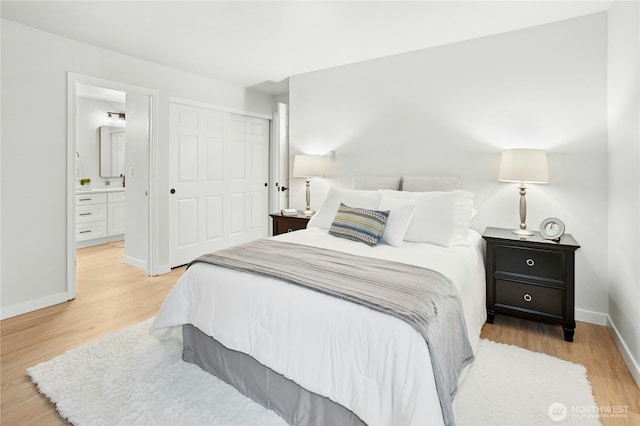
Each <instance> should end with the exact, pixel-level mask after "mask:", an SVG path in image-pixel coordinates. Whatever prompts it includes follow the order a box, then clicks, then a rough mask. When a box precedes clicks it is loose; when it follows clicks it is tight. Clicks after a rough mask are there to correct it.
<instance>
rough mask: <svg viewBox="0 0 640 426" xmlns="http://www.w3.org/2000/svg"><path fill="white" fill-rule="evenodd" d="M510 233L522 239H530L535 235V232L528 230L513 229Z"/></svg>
mask: <svg viewBox="0 0 640 426" xmlns="http://www.w3.org/2000/svg"><path fill="white" fill-rule="evenodd" d="M511 232H513V233H514V234H516V235H521V236H523V237H530V236H532V235H534V234H535V232H533V231H529V230H528V229H514V230H513V231H511Z"/></svg>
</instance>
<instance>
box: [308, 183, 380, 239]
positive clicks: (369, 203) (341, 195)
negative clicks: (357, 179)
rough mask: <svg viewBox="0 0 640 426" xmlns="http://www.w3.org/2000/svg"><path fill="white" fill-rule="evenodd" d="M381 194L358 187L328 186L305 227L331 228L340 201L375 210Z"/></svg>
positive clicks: (348, 204) (352, 205)
mask: <svg viewBox="0 0 640 426" xmlns="http://www.w3.org/2000/svg"><path fill="white" fill-rule="evenodd" d="M381 198H382V194H380V192H379V191H365V190H360V189H342V188H336V187H334V186H332V187H331V188H329V192H328V193H327V198H325V200H324V203H322V206H321V207H320V208H319V209H318V211H317V212H316V214H314V215H313V216H311V219H310V220H309V223H308V224H307V228H322V229H329V228H331V223H332V222H333V219H334V218H335V217H336V213H337V212H338V208H340V203H344V204H346V205H347V206H349V207H359V208H363V209H369V210H375V209H377V208H378V205H380V199H381Z"/></svg>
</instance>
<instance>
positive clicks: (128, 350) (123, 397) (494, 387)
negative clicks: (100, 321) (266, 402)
mask: <svg viewBox="0 0 640 426" xmlns="http://www.w3.org/2000/svg"><path fill="white" fill-rule="evenodd" d="M150 321H151V320H148V321H145V322H143V323H140V324H137V325H135V326H133V327H130V328H127V329H125V330H122V331H120V332H117V333H114V334H111V335H108V336H105V337H103V338H101V339H99V340H96V341H94V342H92V343H89V344H87V345H84V346H81V347H79V348H77V349H73V350H70V351H68V352H67V353H65V354H63V355H61V356H59V357H57V358H54V359H52V360H50V361H47V362H43V363H41V364H38V365H36V366H35V367H31V368H29V369H28V370H27V374H28V375H29V376H30V377H31V380H32V381H33V382H34V383H35V384H36V385H37V386H38V389H39V391H40V392H41V393H42V394H44V395H45V396H46V397H48V398H49V399H50V400H51V401H52V402H53V403H54V404H55V405H56V408H57V410H58V412H59V413H60V415H61V416H63V417H65V418H66V419H68V420H69V421H70V422H71V423H73V424H75V425H220V426H224V425H264V426H270V425H285V424H286V423H285V422H284V420H282V419H281V418H280V417H279V416H278V415H277V414H276V413H274V412H273V411H271V410H267V409H266V408H264V407H262V406H261V405H259V404H257V403H255V402H253V401H252V400H250V399H248V398H246V397H245V396H243V395H242V394H240V393H239V392H238V391H236V390H235V389H234V388H232V387H231V386H229V385H227V384H226V383H224V382H222V381H220V380H218V379H217V378H215V377H214V376H212V375H210V374H208V373H206V372H204V371H202V370H201V369H200V368H199V367H197V366H195V365H193V364H188V363H185V362H184V361H182V359H181V354H182V347H181V343H180V342H178V341H175V340H170V341H159V340H157V339H156V338H154V337H153V336H150V335H149V334H148V328H149V324H150ZM576 407H577V409H576ZM584 407H587V409H584ZM594 407H595V401H594V398H593V395H592V392H591V385H590V384H589V381H588V380H587V377H586V372H585V369H584V367H582V366H580V365H576V364H572V363H570V362H566V361H562V360H559V359H557V358H553V357H550V356H547V355H543V354H539V353H535V352H530V351H527V350H524V349H521V348H518V347H515V346H509V345H503V344H499V343H495V342H491V341H488V340H481V341H480V346H479V349H478V354H477V358H476V361H475V362H474V364H473V365H472V367H471V368H470V370H469V372H468V374H467V376H466V378H465V379H464V382H463V383H462V385H461V387H460V389H459V391H458V395H457V396H456V399H455V401H454V413H455V418H456V422H457V424H459V425H467V424H469V425H476V424H483V425H489V424H496V425H499V424H503V425H514V424H518V425H547V424H548V425H560V424H563V425H564V424H567V425H571V424H576V425H590V424H593V425H597V424H600V421H599V418H598V416H597V414H593V408H594ZM596 413H597V411H596Z"/></svg>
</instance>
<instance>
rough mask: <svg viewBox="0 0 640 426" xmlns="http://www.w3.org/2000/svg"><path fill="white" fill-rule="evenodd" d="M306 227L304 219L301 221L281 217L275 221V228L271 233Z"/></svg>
mask: <svg viewBox="0 0 640 426" xmlns="http://www.w3.org/2000/svg"><path fill="white" fill-rule="evenodd" d="M306 227H307V223H306V221H304V222H302V221H299V220H297V219H289V218H283V219H280V220H278V221H277V222H276V228H277V229H274V231H273V233H274V234H275V233H278V234H282V233H285V232H293V231H298V230H300V229H305V228H306Z"/></svg>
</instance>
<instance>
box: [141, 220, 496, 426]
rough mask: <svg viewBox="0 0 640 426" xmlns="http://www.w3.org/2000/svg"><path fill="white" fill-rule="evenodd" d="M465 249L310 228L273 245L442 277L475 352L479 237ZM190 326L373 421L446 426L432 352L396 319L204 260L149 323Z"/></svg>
mask: <svg viewBox="0 0 640 426" xmlns="http://www.w3.org/2000/svg"><path fill="white" fill-rule="evenodd" d="M470 234H471V243H472V244H471V246H470V247H453V248H443V247H439V246H435V245H431V244H420V243H409V242H405V243H404V244H403V245H402V247H399V248H395V247H392V246H388V245H379V246H377V247H369V246H367V245H365V244H362V243H358V242H353V241H349V240H345V239H341V238H336V237H333V236H330V235H329V234H328V233H327V231H326V230H322V229H317V228H312V229H307V230H304V231H296V232H292V233H289V234H283V235H280V236H277V237H274V238H275V239H279V240H281V241H291V242H296V243H300V244H308V245H313V246H318V247H323V248H328V249H333V250H338V251H345V252H350V253H354V254H359V255H363V256H370V257H374V258H385V259H390V260H395V261H399V262H404V263H409V264H413V265H418V266H423V267H427V268H431V269H434V270H436V271H439V272H441V273H442V274H444V275H445V276H447V277H448V278H449V279H451V280H452V281H453V282H454V283H455V284H456V286H457V288H458V290H459V292H460V296H461V299H462V303H463V309H464V314H465V319H466V322H467V330H468V333H469V339H470V341H471V344H472V346H473V347H474V350H475V348H476V346H477V343H478V339H479V336H480V329H481V327H482V324H483V323H484V321H485V317H486V313H485V278H484V264H483V256H482V244H481V237H480V235H479V234H478V233H477V232H475V231H470ZM183 324H193V325H194V326H196V327H197V328H198V329H200V330H201V331H202V332H204V333H206V334H208V335H209V336H212V337H214V338H215V339H216V340H218V341H219V342H220V343H222V344H223V345H224V346H226V347H227V348H230V349H234V350H237V351H240V352H244V353H246V354H249V355H251V356H252V357H253V358H255V359H256V360H258V361H259V362H260V363H262V364H264V365H266V366H268V367H270V368H271V369H273V370H275V371H277V372H279V373H281V374H282V375H284V376H285V377H287V378H289V379H290V380H293V381H294V382H296V383H298V384H299V385H301V386H302V387H304V388H305V389H307V390H309V391H312V392H315V393H317V394H319V395H323V396H326V397H328V398H330V399H331V400H333V401H335V402H337V403H339V404H341V405H343V406H344V407H346V408H348V409H349V410H351V411H353V412H354V413H355V414H357V415H358V416H359V417H360V418H361V419H362V420H363V421H364V422H365V423H367V424H369V425H391V424H395V425H399V424H407V425H409V424H416V425H417V424H419V425H427V424H442V423H443V419H442V412H441V409H440V403H439V400H438V395H437V392H436V388H435V382H434V378H433V373H432V371H431V361H430V357H429V350H428V348H427V345H426V343H425V341H424V339H423V338H422V336H421V335H420V334H419V333H418V332H417V331H416V330H415V329H413V328H412V327H411V326H410V325H408V324H407V323H405V322H403V321H402V320H400V319H397V318H395V317H392V316H390V315H386V314H383V313H380V312H376V311H373V310H370V309H368V308H365V307H362V306H359V305H356V304H354V303H351V302H347V301H344V300H341V299H337V298H334V297H331V296H327V295H324V294H321V293H318V292H314V291H311V290H307V289H304V288H302V287H299V286H296V285H293V284H289V283H286V282H283V281H279V280H277V279H273V278H266V277H261V276H256V275H252V274H247V273H243V272H238V271H235V270H230V269H225V268H221V267H217V266H214V265H210V264H205V263H197V264H194V265H193V266H191V267H190V268H189V269H188V270H187V271H186V272H185V274H184V275H183V276H182V277H181V278H180V280H179V281H178V283H177V284H176V286H175V288H174V289H173V290H172V291H171V293H170V294H169V296H168V297H167V300H166V301H165V303H164V305H163V306H162V308H161V309H160V312H159V313H158V315H157V316H156V319H155V321H154V322H153V324H152V326H151V333H152V334H153V335H155V336H157V337H159V338H169V337H178V338H180V336H181V330H180V326H182V325H183Z"/></svg>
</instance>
